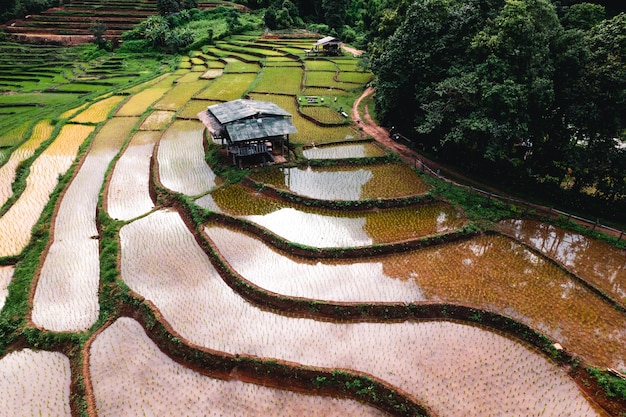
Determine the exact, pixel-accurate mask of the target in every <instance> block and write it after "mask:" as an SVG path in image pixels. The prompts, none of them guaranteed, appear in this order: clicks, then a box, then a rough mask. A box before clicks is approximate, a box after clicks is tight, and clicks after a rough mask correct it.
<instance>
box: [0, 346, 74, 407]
mask: <svg viewBox="0 0 626 417" xmlns="http://www.w3.org/2000/svg"><path fill="white" fill-rule="evenodd" d="M0 392H2V396H0V410H2V415H5V416H37V415H46V416H54V417H56V416H58V417H70V416H71V415H72V414H71V412H70V361H69V359H68V358H67V357H66V356H65V355H63V354H62V353H58V352H46V351H34V350H31V349H23V350H19V351H15V352H12V353H9V354H8V355H6V356H5V357H4V358H2V359H0Z"/></svg>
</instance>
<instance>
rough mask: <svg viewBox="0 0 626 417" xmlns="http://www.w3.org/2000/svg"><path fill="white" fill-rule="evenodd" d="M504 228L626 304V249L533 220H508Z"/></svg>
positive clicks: (504, 222)
mask: <svg viewBox="0 0 626 417" xmlns="http://www.w3.org/2000/svg"><path fill="white" fill-rule="evenodd" d="M500 226H501V227H502V230H504V231H505V232H507V233H510V234H512V235H513V236H515V238H516V239H519V240H521V241H522V242H525V243H528V244H529V245H531V246H532V247H534V248H536V249H538V250H539V251H541V252H542V253H544V254H545V255H547V256H549V257H551V258H552V259H555V260H556V261H557V262H559V263H561V264H562V265H564V266H565V267H567V268H568V269H569V270H571V271H572V272H574V273H576V274H577V275H579V276H581V277H582V278H583V279H584V280H585V281H587V282H589V283H591V284H592V285H594V286H596V287H597V288H599V289H600V290H602V291H603V292H605V293H606V294H608V295H609V296H610V297H612V298H613V299H614V300H615V301H617V302H618V303H620V304H621V305H622V306H624V307H626V263H624V262H623V260H624V258H625V257H626V252H625V251H624V250H623V249H617V248H615V247H613V246H611V245H609V244H608V243H605V242H601V241H598V240H595V239H591V238H588V237H586V236H583V235H581V234H580V233H575V232H571V231H568V230H564V229H560V228H558V227H555V226H552V225H550V224H545V223H541V222H538V221H533V220H507V221H503V222H501V223H500Z"/></svg>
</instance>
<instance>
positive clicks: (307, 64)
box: [304, 59, 339, 75]
mask: <svg viewBox="0 0 626 417" xmlns="http://www.w3.org/2000/svg"><path fill="white" fill-rule="evenodd" d="M304 68H305V69H306V70H307V72H310V71H330V72H331V75H334V74H335V73H336V72H337V71H339V67H338V66H337V64H335V63H334V62H332V61H329V60H327V59H306V60H305V61H304Z"/></svg>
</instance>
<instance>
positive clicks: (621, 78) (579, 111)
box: [566, 13, 626, 200]
mask: <svg viewBox="0 0 626 417" xmlns="http://www.w3.org/2000/svg"><path fill="white" fill-rule="evenodd" d="M584 41H585V43H586V48H587V56H586V60H585V62H584V64H583V65H584V66H583V68H582V70H581V71H580V73H579V74H578V78H577V79H575V80H574V81H573V83H572V88H571V89H570V90H569V91H568V92H569V96H568V97H567V98H568V103H569V107H568V108H567V110H568V111H567V113H566V116H567V121H568V123H569V124H570V125H571V126H574V127H575V130H574V131H573V132H572V136H573V139H574V140H575V143H576V147H575V148H574V154H573V157H572V158H571V159H570V165H571V166H570V169H572V170H573V178H575V180H576V182H575V185H574V187H575V189H577V190H578V189H583V188H584V187H592V188H594V189H595V190H596V193H597V195H598V196H601V197H602V198H605V199H607V200H612V199H614V198H615V197H616V196H619V195H621V198H626V196H625V195H624V181H626V171H624V169H623V166H624V164H625V162H624V161H623V158H624V151H623V149H621V150H620V149H619V147H618V146H619V145H621V143H620V142H619V141H624V140H626V132H625V129H626V62H625V56H626V14H624V13H622V14H619V15H617V16H615V17H614V18H612V19H610V20H605V21H603V22H601V23H600V24H598V25H596V26H594V27H593V28H592V29H591V30H590V31H589V32H587V33H586V35H585V36H584Z"/></svg>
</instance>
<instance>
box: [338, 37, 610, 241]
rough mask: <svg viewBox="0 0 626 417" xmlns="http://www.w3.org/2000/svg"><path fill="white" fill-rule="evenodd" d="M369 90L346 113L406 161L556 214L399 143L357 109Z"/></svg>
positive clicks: (602, 229) (597, 227) (598, 227)
mask: <svg viewBox="0 0 626 417" xmlns="http://www.w3.org/2000/svg"><path fill="white" fill-rule="evenodd" d="M344 48H345V47H344ZM373 94H374V88H373V87H367V88H366V89H365V91H363V94H361V96H360V97H359V98H358V99H357V100H356V101H355V102H354V105H353V106H352V110H351V112H350V116H351V117H352V120H354V121H355V122H356V123H357V125H358V126H359V128H361V129H362V131H363V132H364V133H365V134H366V135H368V136H371V137H373V138H374V139H375V140H376V141H377V142H379V143H381V144H382V145H384V146H386V147H387V148H389V149H391V150H392V151H393V152H394V153H396V154H397V155H398V156H399V157H400V158H401V159H402V160H403V161H404V162H406V163H407V164H410V165H412V166H415V167H418V166H419V165H420V164H422V163H423V164H424V165H426V166H427V167H428V168H429V169H430V170H432V171H434V172H436V173H437V174H439V173H442V174H443V175H444V177H446V178H447V179H448V180H449V181H452V182H455V183H456V181H455V180H451V178H454V179H456V180H460V181H462V182H463V183H464V184H470V185H472V186H475V187H477V188H478V189H481V190H484V191H488V192H491V193H493V194H497V195H502V196H505V197H507V198H511V199H513V200H518V201H522V202H523V203H524V204H527V205H528V206H531V207H533V208H534V209H536V210H538V211H542V212H544V213H547V215H548V216H550V217H554V218H556V217H558V216H559V214H558V213H555V212H553V210H552V209H551V208H550V207H545V206H540V205H537V204H533V203H531V202H528V201H523V200H520V199H519V198H517V197H514V196H509V195H506V194H505V193H503V192H502V190H498V189H495V188H492V187H489V186H486V185H484V184H481V183H479V182H477V181H475V180H472V179H470V178H468V177H466V176H464V175H462V174H460V173H459V172H457V171H454V170H452V169H450V168H448V167H444V166H442V165H440V164H438V163H437V162H435V161H433V160H430V159H428V158H426V157H424V155H421V154H419V153H418V152H416V151H414V150H412V149H410V148H409V147H408V146H405V145H403V144H402V143H399V142H397V141H396V140H394V139H392V138H391V135H390V134H389V130H387V129H386V128H384V127H382V126H379V125H378V124H377V123H376V122H375V121H374V120H373V119H372V117H371V115H370V113H369V109H368V106H367V103H365V104H366V105H365V106H364V107H363V108H364V110H363V114H361V113H360V112H359V106H360V104H361V102H363V101H369V100H371V98H372V95H373ZM571 220H572V221H575V222H577V223H578V224H580V225H582V226H585V227H587V228H590V229H595V230H597V231H599V232H602V233H604V234H607V235H609V236H614V237H620V238H621V237H622V233H620V232H619V231H616V230H615V229H612V228H607V227H604V226H602V225H599V224H595V223H594V222H591V221H587V220H584V219H577V218H573V217H572V218H571Z"/></svg>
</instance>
